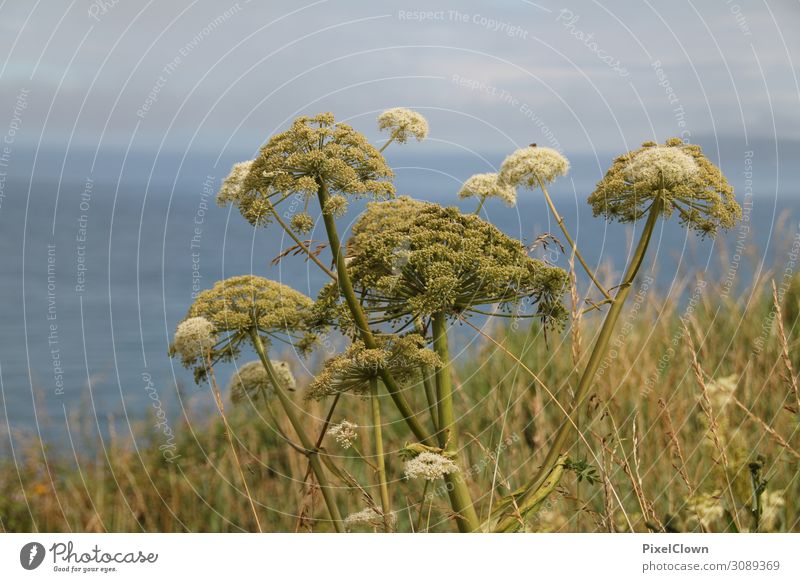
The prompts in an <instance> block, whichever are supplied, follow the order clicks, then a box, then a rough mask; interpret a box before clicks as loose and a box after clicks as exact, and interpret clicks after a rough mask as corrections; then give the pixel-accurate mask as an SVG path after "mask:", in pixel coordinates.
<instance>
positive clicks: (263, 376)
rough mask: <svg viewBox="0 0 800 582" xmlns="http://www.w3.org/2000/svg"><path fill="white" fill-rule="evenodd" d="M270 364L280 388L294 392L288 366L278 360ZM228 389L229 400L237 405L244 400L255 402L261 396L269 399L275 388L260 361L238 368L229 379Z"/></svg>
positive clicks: (293, 381) (292, 377) (293, 384)
mask: <svg viewBox="0 0 800 582" xmlns="http://www.w3.org/2000/svg"><path fill="white" fill-rule="evenodd" d="M271 363H272V368H273V369H274V370H275V375H276V376H277V378H278V382H279V383H280V384H281V386H282V387H283V388H285V389H286V390H294V388H295V385H296V384H295V379H294V376H293V375H292V371H291V369H290V368H289V364H287V363H286V362H283V361H280V360H272V361H271ZM228 389H229V390H230V393H231V400H232V401H233V402H234V403H237V404H238V403H240V402H243V401H245V400H256V399H257V398H259V397H261V395H262V394H266V396H267V398H271V397H272V396H273V395H274V393H275V387H274V386H273V385H272V382H271V381H270V379H269V374H267V371H266V370H265V369H264V365H263V364H262V363H261V360H254V361H252V362H247V363H246V364H244V365H243V366H239V368H238V370H236V372H235V373H234V375H233V376H232V377H231V382H230V384H229V385H228Z"/></svg>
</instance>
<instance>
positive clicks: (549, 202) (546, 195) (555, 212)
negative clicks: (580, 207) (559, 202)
mask: <svg viewBox="0 0 800 582" xmlns="http://www.w3.org/2000/svg"><path fill="white" fill-rule="evenodd" d="M539 187H540V188H541V189H542V193H543V194H544V199H545V200H546V201H547V206H549V207H550V212H552V213H553V218H555V219H556V222H557V223H558V226H559V228H561V232H563V233H564V238H566V239H567V242H568V243H569V248H570V250H571V251H572V252H573V253H575V256H576V257H577V258H578V261H580V263H581V266H582V267H583V270H584V271H586V274H587V275H589V278H590V279H591V280H592V283H594V284H595V286H596V287H597V288H598V289H599V290H600V293H602V294H603V296H604V297H605V298H606V299H607V300H608V301H611V295H609V294H608V291H606V289H605V287H603V286H602V285H601V284H600V281H598V280H597V277H595V274H594V272H593V271H592V270H591V269H590V268H589V265H587V264H586V261H584V260H583V255H581V253H580V251H579V250H578V246H577V245H576V244H575V241H574V240H572V237H571V236H570V234H569V231H568V230H567V226H566V225H565V224H564V219H563V218H562V216H561V215H560V214H559V213H558V210H556V205H555V204H553V199H552V198H550V193H549V192H548V191H547V188H546V187H545V185H544V182H542V181H541V180H539Z"/></svg>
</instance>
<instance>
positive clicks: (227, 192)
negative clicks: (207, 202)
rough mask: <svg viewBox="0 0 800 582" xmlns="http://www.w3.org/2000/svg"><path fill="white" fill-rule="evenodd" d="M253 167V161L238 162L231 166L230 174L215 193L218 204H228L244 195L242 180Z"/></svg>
mask: <svg viewBox="0 0 800 582" xmlns="http://www.w3.org/2000/svg"><path fill="white" fill-rule="evenodd" d="M252 166H253V160H247V161H246V162H239V163H237V164H234V165H233V168H231V173H230V174H228V177H227V178H225V180H223V182H222V187H221V188H220V189H219V192H218V193H217V200H218V201H220V202H224V203H226V204H227V203H228V202H231V201H233V200H236V199H237V198H239V197H240V196H242V195H243V194H244V192H243V190H242V189H243V188H244V180H245V178H246V177H247V175H248V174H249V173H250V168H251V167H252Z"/></svg>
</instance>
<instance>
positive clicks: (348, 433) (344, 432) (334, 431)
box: [328, 420, 358, 449]
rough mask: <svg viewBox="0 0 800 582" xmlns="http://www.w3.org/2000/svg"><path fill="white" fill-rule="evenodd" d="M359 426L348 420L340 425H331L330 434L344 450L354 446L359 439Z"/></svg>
mask: <svg viewBox="0 0 800 582" xmlns="http://www.w3.org/2000/svg"><path fill="white" fill-rule="evenodd" d="M357 429H358V425H357V424H354V423H352V422H350V421H348V420H343V421H342V422H340V423H339V424H334V425H331V427H330V428H329V429H328V434H329V435H330V436H332V437H333V438H334V439H336V442H337V443H338V444H339V446H340V447H342V448H343V449H349V448H350V447H351V446H353V441H355V440H356V439H358V432H357Z"/></svg>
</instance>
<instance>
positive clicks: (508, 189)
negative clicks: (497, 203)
mask: <svg viewBox="0 0 800 582" xmlns="http://www.w3.org/2000/svg"><path fill="white" fill-rule="evenodd" d="M458 196H459V198H481V199H482V198H499V199H500V200H502V201H503V202H505V203H506V204H507V205H509V206H514V205H515V204H516V203H517V192H516V190H515V189H514V187H513V186H509V185H507V184H503V183H501V182H500V181H499V179H498V175H497V174H475V175H474V176H472V177H471V178H469V179H468V180H467V181H466V182H464V185H463V186H461V190H460V191H459V193H458Z"/></svg>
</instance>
